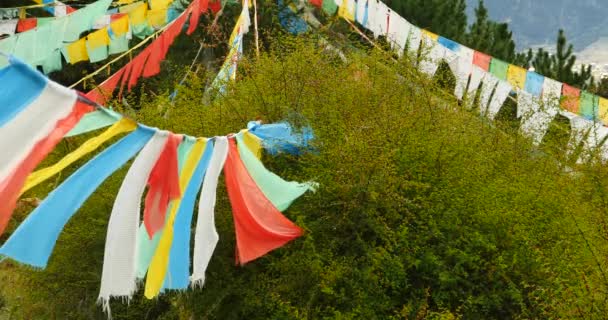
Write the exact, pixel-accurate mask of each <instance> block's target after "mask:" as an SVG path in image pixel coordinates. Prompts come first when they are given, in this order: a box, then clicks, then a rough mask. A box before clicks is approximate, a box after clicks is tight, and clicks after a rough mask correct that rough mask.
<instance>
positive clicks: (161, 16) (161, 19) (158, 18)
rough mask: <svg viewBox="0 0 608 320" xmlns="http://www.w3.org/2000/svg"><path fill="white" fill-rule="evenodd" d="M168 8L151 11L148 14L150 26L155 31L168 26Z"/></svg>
mask: <svg viewBox="0 0 608 320" xmlns="http://www.w3.org/2000/svg"><path fill="white" fill-rule="evenodd" d="M167 10H168V8H166V7H165V8H161V9H150V10H148V12H147V19H148V24H149V25H150V26H151V27H152V28H154V29H157V30H158V29H160V28H162V27H164V26H165V25H166V24H167V22H168V21H167Z"/></svg>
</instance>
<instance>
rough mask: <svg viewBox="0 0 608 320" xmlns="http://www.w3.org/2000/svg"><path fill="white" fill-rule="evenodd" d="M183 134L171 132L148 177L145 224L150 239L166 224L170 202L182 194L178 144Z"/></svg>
mask: <svg viewBox="0 0 608 320" xmlns="http://www.w3.org/2000/svg"><path fill="white" fill-rule="evenodd" d="M181 140H182V136H181V135H175V134H171V135H170V136H169V139H167V143H166V144H165V148H164V149H163V152H162V153H161V155H160V157H159V158H158V161H157V162H156V165H155V166H154V169H152V172H151V173H150V177H149V179H148V188H149V189H148V194H147V195H146V201H145V207H144V208H145V209H144V225H145V226H146V230H147V231H148V235H149V236H150V239H152V237H153V236H154V234H155V233H156V232H158V231H159V230H160V229H161V228H162V227H163V225H164V224H165V213H166V212H167V207H168V206H169V203H170V202H171V201H173V200H175V199H177V198H178V197H179V196H180V195H181V191H180V186H179V175H178V168H177V146H178V145H179V144H180V142H181Z"/></svg>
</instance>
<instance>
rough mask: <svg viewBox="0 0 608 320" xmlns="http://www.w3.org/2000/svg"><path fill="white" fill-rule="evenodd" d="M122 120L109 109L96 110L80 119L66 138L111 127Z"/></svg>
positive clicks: (120, 116)
mask: <svg viewBox="0 0 608 320" xmlns="http://www.w3.org/2000/svg"><path fill="white" fill-rule="evenodd" d="M120 118H122V115H120V114H119V113H116V112H114V111H112V110H110V109H105V110H104V111H102V110H97V111H93V112H89V113H87V114H85V115H84V117H82V119H80V121H79V122H78V124H77V125H76V126H75V127H74V128H73V129H72V130H71V131H70V132H68V134H66V135H65V136H66V137H73V136H77V135H80V134H84V133H87V132H91V131H95V130H97V129H101V128H105V127H107V126H110V125H113V124H114V123H116V121H118V120H119V119H120Z"/></svg>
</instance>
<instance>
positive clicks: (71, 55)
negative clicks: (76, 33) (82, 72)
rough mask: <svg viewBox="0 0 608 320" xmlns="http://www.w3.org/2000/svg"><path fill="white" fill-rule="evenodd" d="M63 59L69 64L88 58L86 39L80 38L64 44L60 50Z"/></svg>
mask: <svg viewBox="0 0 608 320" xmlns="http://www.w3.org/2000/svg"><path fill="white" fill-rule="evenodd" d="M62 53H63V56H64V57H65V60H66V61H67V62H69V63H70V64H76V63H78V62H80V61H86V60H89V54H88V53H87V44H86V39H85V38H82V39H80V40H78V41H76V42H72V43H70V44H68V45H66V46H65V48H64V49H63V50H62Z"/></svg>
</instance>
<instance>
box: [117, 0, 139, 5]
mask: <svg viewBox="0 0 608 320" xmlns="http://www.w3.org/2000/svg"><path fill="white" fill-rule="evenodd" d="M134 1H135V0H118V1H116V4H119V5H125V4H131V3H133V2H134Z"/></svg>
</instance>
